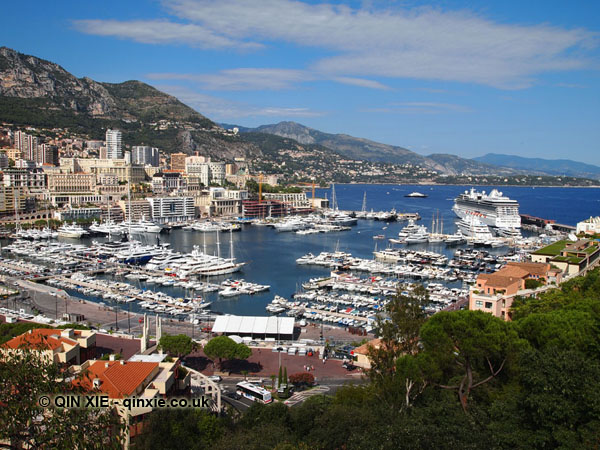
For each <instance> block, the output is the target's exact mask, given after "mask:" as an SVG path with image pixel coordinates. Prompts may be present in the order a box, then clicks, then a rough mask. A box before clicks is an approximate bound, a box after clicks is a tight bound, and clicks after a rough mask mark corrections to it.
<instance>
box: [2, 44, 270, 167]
mask: <svg viewBox="0 0 600 450" xmlns="http://www.w3.org/2000/svg"><path fill="white" fill-rule="evenodd" d="M0 121H4V122H8V123H14V124H17V125H33V126H40V127H59V128H70V129H73V130H74V131H76V132H78V133H84V134H87V135H89V137H90V138H96V139H98V138H102V137H103V136H104V132H105V130H106V129H107V128H110V127H113V128H118V129H120V130H122V131H123V139H124V141H125V143H126V144H142V143H147V144H151V145H156V146H158V147H161V148H162V149H164V150H165V151H167V152H175V151H183V152H185V153H192V152H194V151H196V150H198V151H202V152H203V154H207V155H209V156H213V157H215V158H223V159H230V158H233V157H236V156H244V157H254V156H257V155H260V154H261V151H260V149H259V148H258V147H256V145H254V144H252V143H248V142H244V141H243V140H242V139H240V138H239V137H238V138H236V137H234V136H227V135H226V134H225V133H223V130H222V129H221V128H220V127H218V126H217V125H215V124H214V123H213V122H212V121H210V120H209V119H207V118H206V117H204V116H203V115H202V114H200V113H198V112H197V111H195V110H193V109H192V108H190V107H189V106H187V105H185V104H183V103H181V102H180V101H179V100H177V99H176V98H175V97H173V96H171V95H168V94H165V93H164V92H161V91H159V90H157V89H155V88H153V87H152V86H149V85H147V84H145V83H142V82H139V81H126V82H124V83H118V84H112V83H99V82H96V81H94V80H92V79H90V78H77V77H75V76H73V75H72V74H70V73H69V72H67V71H66V70H65V69H63V68H62V67H60V66H59V65H57V64H54V63H52V62H49V61H45V60H43V59H40V58H36V57H34V56H29V55H24V54H22V53H19V52H16V51H15V50H12V49H9V48H7V47H1V48H0ZM159 121H163V123H162V124H158V122H159Z"/></svg>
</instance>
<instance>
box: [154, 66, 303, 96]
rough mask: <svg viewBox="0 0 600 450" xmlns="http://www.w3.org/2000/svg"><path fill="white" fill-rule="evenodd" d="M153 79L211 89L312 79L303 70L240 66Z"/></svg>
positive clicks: (279, 84) (260, 87) (250, 87)
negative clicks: (188, 82)
mask: <svg viewBox="0 0 600 450" xmlns="http://www.w3.org/2000/svg"><path fill="white" fill-rule="evenodd" d="M147 76H148V78H151V79H153V80H186V81H192V82H195V83H199V84H200V85H201V86H202V88H203V89H207V90H210V91H244V90H281V89H288V88H290V87H292V86H293V85H294V84H295V83H298V82H302V81H307V80H310V79H312V76H311V75H310V74H309V73H307V72H304V71H301V70H288V69H268V68H267V69H259V68H239V69H228V70H222V71H220V72H218V73H215V74H177V73H151V74H148V75H147Z"/></svg>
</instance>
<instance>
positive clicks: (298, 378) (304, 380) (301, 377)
mask: <svg viewBox="0 0 600 450" xmlns="http://www.w3.org/2000/svg"><path fill="white" fill-rule="evenodd" d="M290 383H292V384H306V385H308V386H312V385H313V384H314V383H315V376H314V375H313V374H312V373H310V372H298V373H293V374H291V375H290Z"/></svg>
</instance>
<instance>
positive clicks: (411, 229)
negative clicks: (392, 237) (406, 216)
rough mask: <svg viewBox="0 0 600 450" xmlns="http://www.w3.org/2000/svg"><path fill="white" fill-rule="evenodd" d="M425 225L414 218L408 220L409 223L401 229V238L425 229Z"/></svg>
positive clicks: (399, 234)
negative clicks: (418, 223)
mask: <svg viewBox="0 0 600 450" xmlns="http://www.w3.org/2000/svg"><path fill="white" fill-rule="evenodd" d="M424 228H425V227H423V226H422V225H417V224H416V223H415V221H414V220H413V219H410V220H409V221H408V225H406V226H405V227H404V228H402V229H401V230H400V232H399V233H398V237H399V238H407V237H408V236H410V235H412V234H415V233H418V232H421V231H423V229H424ZM425 231H427V230H425Z"/></svg>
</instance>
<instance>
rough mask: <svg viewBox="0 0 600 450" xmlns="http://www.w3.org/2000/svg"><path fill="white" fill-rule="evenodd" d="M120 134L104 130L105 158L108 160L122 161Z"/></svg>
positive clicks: (117, 131) (116, 131)
mask: <svg viewBox="0 0 600 450" xmlns="http://www.w3.org/2000/svg"><path fill="white" fill-rule="evenodd" d="M121 139H122V134H121V132H120V131H119V130H111V129H110V128H109V129H108V130H106V157H107V158H108V159H122V158H123V148H122V142H121Z"/></svg>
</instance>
